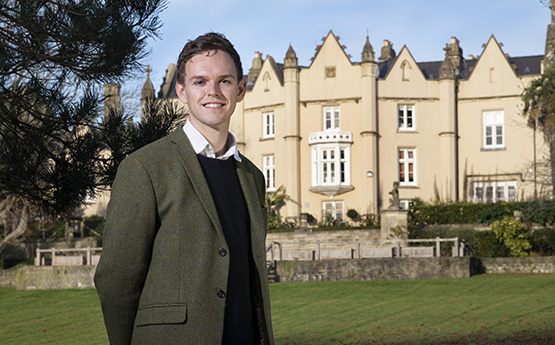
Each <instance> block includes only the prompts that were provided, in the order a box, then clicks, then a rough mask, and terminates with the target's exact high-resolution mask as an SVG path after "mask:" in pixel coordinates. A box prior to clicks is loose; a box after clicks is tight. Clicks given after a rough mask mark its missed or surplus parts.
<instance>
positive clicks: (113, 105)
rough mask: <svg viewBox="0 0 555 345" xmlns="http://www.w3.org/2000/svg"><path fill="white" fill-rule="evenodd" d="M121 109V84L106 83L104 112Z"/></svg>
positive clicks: (106, 113) (108, 112)
mask: <svg viewBox="0 0 555 345" xmlns="http://www.w3.org/2000/svg"><path fill="white" fill-rule="evenodd" d="M120 110H121V85H120V84H116V83H108V84H104V114H105V115H108V114H110V112H111V111H120Z"/></svg>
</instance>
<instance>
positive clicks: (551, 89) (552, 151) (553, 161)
mask: <svg viewBox="0 0 555 345" xmlns="http://www.w3.org/2000/svg"><path fill="white" fill-rule="evenodd" d="M522 101H523V102H524V108H523V115H524V116H526V117H527V118H528V125H529V126H530V127H531V128H533V129H534V130H536V129H539V130H540V131H541V133H542V134H543V137H544V140H545V142H546V143H547V144H548V145H549V163H550V167H551V179H550V180H549V181H555V65H552V66H549V67H547V68H546V70H545V71H544V72H543V74H542V75H541V76H540V77H539V78H538V79H535V80H533V81H532V82H531V83H530V85H529V86H528V87H527V88H526V89H524V92H523V94H522ZM549 183H550V184H551V185H552V183H551V182H549ZM551 187H552V196H555V186H553V185H552V186H551Z"/></svg>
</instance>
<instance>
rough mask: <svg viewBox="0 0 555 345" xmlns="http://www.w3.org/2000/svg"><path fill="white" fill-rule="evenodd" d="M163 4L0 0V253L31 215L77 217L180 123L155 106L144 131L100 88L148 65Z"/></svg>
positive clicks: (172, 110) (147, 0) (151, 0)
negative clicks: (133, 158) (127, 162)
mask: <svg viewBox="0 0 555 345" xmlns="http://www.w3.org/2000/svg"><path fill="white" fill-rule="evenodd" d="M165 4H166V1H165V0H135V1H127V0H109V1H108V0H53V1H43V0H24V1H23V0H0V200H2V201H1V202H0V218H1V219H2V221H3V223H4V226H5V228H6V229H8V231H6V233H7V234H6V235H5V236H2V237H1V238H0V251H2V249H3V248H4V247H5V245H6V244H7V243H8V242H10V241H13V240H14V239H15V238H17V237H19V236H21V235H22V234H23V233H24V231H25V230H26V228H27V222H28V220H29V217H31V216H32V217H37V216H39V217H40V218H41V219H45V218H51V219H55V218H56V217H57V216H63V217H67V216H70V215H71V214H72V213H73V211H74V210H75V209H76V208H77V207H79V206H80V205H81V204H82V203H83V201H84V200H85V198H87V197H89V196H93V195H94V194H95V192H96V191H97V190H99V189H102V188H106V187H108V186H109V185H110V184H111V183H112V181H113V178H114V176H115V171H116V168H117V166H118V164H119V163H120V162H121V160H122V159H123V158H124V157H125V156H126V155H127V154H129V153H130V152H132V151H133V150H135V149H137V148H138V147H140V146H142V145H144V144H146V143H148V142H151V141H154V140H156V139H158V138H160V137H162V136H164V135H166V134H167V133H168V132H169V130H170V129H171V128H173V126H174V125H175V123H176V122H177V121H178V119H180V118H181V117H183V114H182V113H181V112H180V111H179V110H178V109H177V108H176V106H175V105H171V104H165V103H164V102H159V101H154V100H151V102H150V103H149V105H147V106H146V107H145V113H146V116H145V118H144V119H143V121H142V122H141V124H139V125H134V124H133V123H132V122H130V121H129V119H130V118H131V115H132V114H127V113H126V112H125V111H124V110H123V109H121V108H119V107H112V108H110V107H107V108H106V109H108V110H109V111H108V114H103V112H102V109H101V105H102V102H103V101H104V100H103V96H102V84H103V83H107V82H120V81H122V80H123V79H124V78H127V77H129V76H130V75H131V74H132V73H133V72H135V71H137V70H138V69H139V68H140V67H142V65H141V62H140V59H141V58H143V57H144V56H145V54H146V49H145V48H146V41H147V39H149V38H152V37H156V35H157V32H158V29H159V28H160V26H161V23H160V21H159V19H158V15H159V13H160V11H161V10H163V9H164V7H165ZM102 115H104V116H102Z"/></svg>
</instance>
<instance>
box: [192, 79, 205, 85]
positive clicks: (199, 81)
mask: <svg viewBox="0 0 555 345" xmlns="http://www.w3.org/2000/svg"><path fill="white" fill-rule="evenodd" d="M193 84H195V85H202V84H204V81H203V80H196V81H194V82H193Z"/></svg>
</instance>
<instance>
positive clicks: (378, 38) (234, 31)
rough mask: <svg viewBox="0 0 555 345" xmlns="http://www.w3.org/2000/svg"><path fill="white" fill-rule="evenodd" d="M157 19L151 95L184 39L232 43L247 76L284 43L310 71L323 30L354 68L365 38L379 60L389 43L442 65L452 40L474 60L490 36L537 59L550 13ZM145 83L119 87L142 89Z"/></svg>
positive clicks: (506, 1) (218, 8)
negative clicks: (217, 36)
mask: <svg viewBox="0 0 555 345" xmlns="http://www.w3.org/2000/svg"><path fill="white" fill-rule="evenodd" d="M160 19H161V21H162V23H163V27H162V29H161V31H160V33H161V38H160V39H156V40H150V41H149V46H148V49H149V51H150V54H149V56H147V58H145V59H144V60H143V62H144V63H145V64H150V65H151V68H152V70H153V72H152V73H151V80H152V82H153V84H154V88H155V90H156V91H158V89H159V88H160V85H161V83H162V78H163V76H164V74H165V71H166V68H167V66H168V64H169V63H172V62H173V63H175V61H176V60H177V57H178V55H179V52H180V51H181V49H182V47H183V45H184V44H185V43H186V42H187V40H189V39H192V38H195V37H196V36H198V35H201V34H203V33H206V32H208V31H217V32H222V33H224V34H225V35H226V36H227V37H228V38H229V39H230V41H231V42H232V43H233V44H234V45H235V48H236V49H237V51H238V52H239V54H240V55H241V59H242V63H243V69H244V70H245V73H247V72H248V70H249V68H250V67H251V63H252V59H253V57H254V52H255V51H260V52H262V53H263V57H264V58H265V57H266V55H271V56H272V57H273V58H274V59H275V60H276V61H277V62H283V58H284V56H285V53H286V51H287V49H288V47H289V44H291V45H292V46H293V49H295V51H296V53H297V57H298V58H299V64H300V65H303V66H308V65H309V64H310V58H311V57H312V56H313V55H314V52H315V48H316V45H318V44H320V43H321V42H322V41H321V39H322V37H324V36H326V35H327V33H328V32H329V30H333V32H334V33H335V34H336V35H338V36H340V37H341V39H340V42H341V44H343V45H345V46H346V47H347V48H346V52H347V54H351V55H352V58H351V61H353V62H358V61H360V53H361V51H362V47H363V46H364V43H365V39H366V35H367V34H368V35H369V37H370V43H371V44H372V46H373V47H374V51H375V52H376V55H377V56H379V52H380V49H381V47H382V45H383V40H384V39H388V40H390V41H391V42H392V43H393V48H394V49H395V51H397V52H399V51H400V50H401V48H402V47H403V46H405V45H406V46H407V47H408V48H409V50H410V52H411V53H412V55H413V57H414V58H415V59H416V61H418V62H423V61H439V60H442V59H443V57H444V51H443V48H444V47H445V44H446V43H449V41H450V38H451V36H455V37H457V38H458V39H459V40H460V44H461V47H462V49H463V54H464V56H465V57H466V56H468V55H469V54H472V55H475V56H477V55H480V54H481V52H482V44H484V43H486V42H487V41H488V39H489V37H490V36H491V35H492V34H493V35H495V37H496V38H497V40H498V41H499V42H501V43H503V49H504V51H505V53H508V54H509V55H511V56H526V55H541V54H543V53H544V49H545V36H546V32H547V25H548V24H549V23H550V21H551V13H550V10H549V8H548V7H546V5H544V4H542V3H541V2H540V0H465V1H455V0H380V1H377V0H333V1H332V0H280V1H271V0H258V1H247V0H204V1H199V0H170V1H169V3H168V6H167V9H166V10H165V11H163V12H162V13H161V15H160ZM145 77H146V75H142V76H139V77H138V80H129V81H128V82H127V83H126V85H124V88H128V89H131V88H136V85H138V84H139V85H142V84H143V83H144V80H145Z"/></svg>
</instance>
